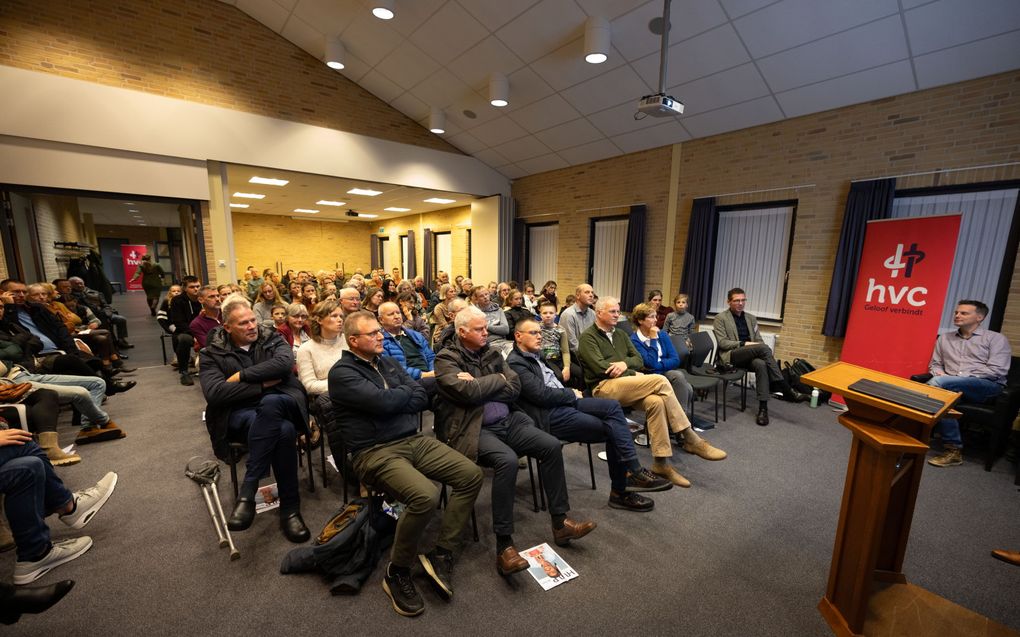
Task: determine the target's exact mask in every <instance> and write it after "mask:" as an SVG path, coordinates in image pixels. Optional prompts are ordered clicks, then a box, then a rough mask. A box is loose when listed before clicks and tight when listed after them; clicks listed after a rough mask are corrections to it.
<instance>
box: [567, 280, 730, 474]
mask: <svg viewBox="0 0 1020 637" xmlns="http://www.w3.org/2000/svg"><path fill="white" fill-rule="evenodd" d="M619 319H620V301H619V300H618V299H615V298H613V297H611V296H604V297H602V298H600V299H599V300H598V302H597V303H596V304H595V324H594V325H592V326H591V327H589V328H588V329H586V330H584V331H583V332H582V333H581V338H580V341H579V343H578V348H577V357H578V358H579V359H580V362H581V368H582V369H583V370H584V382H585V384H586V385H587V386H588V389H590V390H591V394H592V396H594V397H596V398H615V399H616V400H618V401H620V404H621V405H623V406H624V407H630V406H638V407H640V408H641V409H643V410H644V411H645V425H646V427H647V428H648V438H649V440H650V441H651V445H652V456H653V457H654V461H653V463H652V468H651V471H652V473H654V474H656V475H660V476H662V477H663V478H666V479H668V480H670V481H671V482H672V483H673V484H675V485H677V486H680V487H689V486H691V483H690V481H689V480H688V479H687V478H685V477H684V476H682V475H681V474H680V473H679V472H678V471H677V470H676V468H674V467H673V464H672V463H671V462H670V459H671V458H672V457H673V448H672V446H671V445H670V441H669V432H670V431H672V432H674V433H678V434H680V435H681V436H682V438H683V441H684V442H683V449H684V451H686V452H687V453H691V454H694V455H697V456H700V457H702V458H704V459H705V460H722V459H723V458H725V457H726V452H725V451H722V450H721V449H716V448H715V447H713V446H712V445H710V444H708V442H707V441H705V440H704V439H703V438H701V436H699V435H698V434H697V433H695V431H694V429H693V428H692V427H691V422H690V420H688V419H687V414H685V413H684V410H683V408H682V407H681V406H680V403H679V402H678V401H677V399H676V395H675V394H674V393H673V388H672V387H671V386H670V384H669V381H668V380H667V379H666V377H665V376H662V375H659V374H642V373H641V371H640V370H641V368H642V367H644V359H642V358H641V354H639V353H638V351H637V349H636V348H635V347H634V343H633V342H631V340H630V337H629V336H628V335H627V334H626V333H625V332H624V331H623V330H618V329H616V323H617V322H618V321H619Z"/></svg>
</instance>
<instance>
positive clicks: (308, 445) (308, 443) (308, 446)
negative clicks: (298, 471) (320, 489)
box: [305, 432, 315, 493]
mask: <svg viewBox="0 0 1020 637" xmlns="http://www.w3.org/2000/svg"><path fill="white" fill-rule="evenodd" d="M305 455H306V456H308V492H309V493H315V471H314V469H315V467H314V466H313V465H315V463H314V462H312V433H311V432H308V433H307V434H305Z"/></svg>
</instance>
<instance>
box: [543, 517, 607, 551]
mask: <svg viewBox="0 0 1020 637" xmlns="http://www.w3.org/2000/svg"><path fill="white" fill-rule="evenodd" d="M596 526H598V525H597V524H595V523H594V522H592V521H591V520H587V521H584V522H575V521H574V520H571V519H570V518H567V519H566V520H563V526H562V527H561V528H558V529H553V541H555V542H556V546H566V545H568V544H570V540H580V539H581V538H583V537H584V536H586V535H588V534H589V533H591V532H592V531H594V530H595V527H596Z"/></svg>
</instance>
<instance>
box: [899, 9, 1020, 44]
mask: <svg viewBox="0 0 1020 637" xmlns="http://www.w3.org/2000/svg"><path fill="white" fill-rule="evenodd" d="M905 16H906V20H907V31H908V33H910V45H911V48H912V50H913V52H914V55H923V54H924V53H930V52H931V51H936V50H938V49H944V48H946V47H950V46H955V45H957V44H964V43H965V42H972V41H974V40H979V39H981V38H987V37H989V36H993V35H999V34H1002V33H1006V32H1007V31H1013V30H1015V29H1020V2H1017V0H980V1H979V2H975V1H974V0H939V2H933V3H931V4H926V5H924V6H923V7H918V8H916V9H912V10H910V11H907V12H906V14H905Z"/></svg>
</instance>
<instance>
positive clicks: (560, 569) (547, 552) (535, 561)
mask: <svg viewBox="0 0 1020 637" xmlns="http://www.w3.org/2000/svg"><path fill="white" fill-rule="evenodd" d="M521 555H522V556H523V557H524V559H526V560H528V564H529V568H528V572H529V573H531V576H532V577H534V578H535V581H536V582H538V583H539V584H540V585H541V586H542V589H543V590H549V589H550V588H555V587H557V586H559V585H560V584H562V583H563V582H566V581H569V580H572V579H574V578H575V577H577V571H575V570H574V569H573V568H571V566H570V564H567V563H566V561H565V560H564V559H563V558H562V557H560V556H559V554H558V553H557V552H556V551H554V550H553V549H552V547H550V546H549V545H548V544H545V543H544V542H543V543H542V544H539V545H538V546H533V547H531V548H530V549H526V550H524V551H521Z"/></svg>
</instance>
